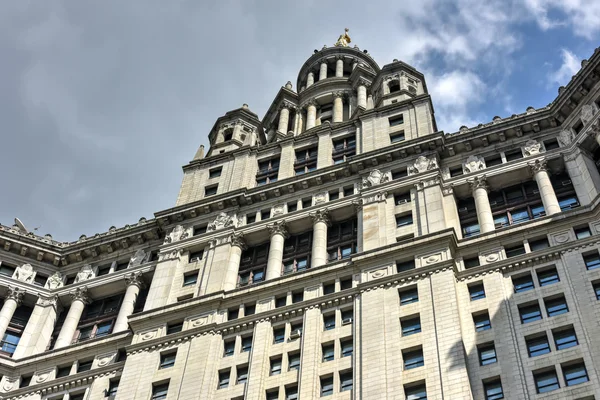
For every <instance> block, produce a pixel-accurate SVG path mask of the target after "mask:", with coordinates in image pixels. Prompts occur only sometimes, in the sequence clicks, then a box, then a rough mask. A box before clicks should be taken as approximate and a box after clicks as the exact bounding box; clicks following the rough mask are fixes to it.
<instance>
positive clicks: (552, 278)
mask: <svg viewBox="0 0 600 400" xmlns="http://www.w3.org/2000/svg"><path fill="white" fill-rule="evenodd" d="M536 273H537V276H538V283H539V284H540V286H548V285H551V284H553V283H558V282H560V278H559V277H558V271H557V270H556V268H555V267H552V268H547V269H544V270H541V271H540V270H537V271H536Z"/></svg>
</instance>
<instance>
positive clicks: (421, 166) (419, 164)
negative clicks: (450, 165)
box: [411, 156, 438, 174]
mask: <svg viewBox="0 0 600 400" xmlns="http://www.w3.org/2000/svg"><path fill="white" fill-rule="evenodd" d="M437 167H438V164H437V160H436V159H435V158H434V157H432V158H427V157H425V156H419V157H418V158H417V159H416V160H415V163H414V164H413V166H412V167H411V169H412V171H411V172H412V173H413V174H418V173H421V172H425V171H429V170H432V169H434V168H437Z"/></svg>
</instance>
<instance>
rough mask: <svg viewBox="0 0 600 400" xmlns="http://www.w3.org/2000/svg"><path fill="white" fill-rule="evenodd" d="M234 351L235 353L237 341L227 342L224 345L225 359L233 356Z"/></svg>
mask: <svg viewBox="0 0 600 400" xmlns="http://www.w3.org/2000/svg"><path fill="white" fill-rule="evenodd" d="M234 351H235V339H232V340H226V341H225V342H224V343H223V357H229V356H232V355H233V352H234Z"/></svg>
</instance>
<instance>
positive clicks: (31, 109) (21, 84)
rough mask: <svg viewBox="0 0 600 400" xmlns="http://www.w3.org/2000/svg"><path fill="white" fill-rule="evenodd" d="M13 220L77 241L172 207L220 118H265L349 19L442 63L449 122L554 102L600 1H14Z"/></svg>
mask: <svg viewBox="0 0 600 400" xmlns="http://www.w3.org/2000/svg"><path fill="white" fill-rule="evenodd" d="M0 5H1V7H2V13H0V57H1V58H2V60H3V62H2V63H1V64H0V120H1V121H2V130H3V132H2V139H3V141H2V146H1V147H0V157H2V160H3V165H4V171H3V172H4V184H3V193H2V196H1V197H0V198H1V199H2V200H0V222H1V223H3V224H5V225H10V224H12V221H13V219H14V217H19V218H21V219H22V220H23V222H24V223H25V224H26V225H27V226H28V227H29V228H30V229H32V228H36V227H39V230H38V233H40V234H45V233H51V234H52V235H53V236H54V238H55V239H57V240H61V241H62V240H64V241H68V240H75V239H77V238H78V237H79V235H80V234H86V235H87V236H90V235H93V234H94V233H96V232H103V231H106V230H108V228H109V227H110V226H111V225H115V226H123V225H125V224H127V223H133V222H136V221H137V220H138V219H139V218H140V217H142V216H145V217H147V218H149V217H152V215H153V213H154V212H156V211H159V210H163V209H166V208H169V207H172V206H173V205H174V203H175V199H176V197H177V192H178V190H179V185H180V183H181V177H182V172H181V166H182V165H184V164H186V163H187V162H188V161H189V160H190V159H191V158H192V157H193V155H194V153H195V151H196V149H197V147H198V146H199V145H200V144H206V142H207V140H206V138H207V134H208V132H209V130H210V128H211V127H212V125H213V123H214V121H215V119H216V118H218V117H219V116H221V115H223V114H224V113H225V112H226V111H228V110H231V109H234V108H237V107H240V106H241V105H242V103H248V104H249V105H250V108H251V109H252V110H253V111H255V112H256V113H257V114H258V115H259V116H260V117H262V116H263V115H264V113H265V111H266V110H267V108H268V107H269V105H270V103H271V101H272V99H273V97H274V96H275V94H276V93H277V91H278V90H279V88H280V87H281V86H282V85H284V84H285V82H286V81H288V80H290V81H292V82H294V83H295V81H296V75H297V72H298V70H299V69H300V67H301V65H302V64H303V63H304V61H305V60H306V59H307V58H308V57H310V55H311V54H312V52H313V49H315V48H321V47H322V46H323V45H324V44H327V45H332V44H333V43H334V42H335V40H336V39H337V37H338V35H339V34H341V33H342V32H343V29H344V27H348V28H350V34H351V36H352V40H353V44H356V45H358V46H359V47H360V48H361V49H368V50H369V52H370V54H371V55H372V56H373V58H374V59H375V60H376V61H377V62H378V63H379V64H380V65H383V64H386V63H389V62H391V61H392V60H393V59H394V58H397V59H400V60H403V61H405V62H407V63H409V64H412V65H413V66H415V67H416V68H418V69H419V70H421V71H422V72H423V73H424V74H425V75H426V80H427V83H428V87H429V89H430V92H431V95H432V97H433V102H434V107H435V111H436V118H437V122H438V127H439V129H442V130H444V131H446V132H454V131H456V130H457V129H458V128H459V127H460V126H461V125H467V126H472V125H476V124H478V123H485V122H488V121H490V120H491V119H492V118H493V117H494V116H495V115H499V116H502V117H504V116H508V115H511V114H513V113H521V112H524V111H525V109H526V108H527V106H534V107H536V108H537V107H542V106H545V105H547V104H548V103H549V102H551V101H552V100H553V99H554V98H555V97H556V94H557V90H558V86H560V85H565V84H567V83H568V81H569V79H570V77H571V76H572V75H573V74H574V73H575V72H576V71H577V70H578V69H579V68H580V63H581V60H582V59H583V58H588V57H590V56H591V54H592V53H593V51H594V48H595V47H597V46H600V41H599V40H598V37H599V35H598V34H599V32H600V0H585V1H584V0H486V1H484V2H482V1H481V0H457V1H446V0H420V1H419V2H390V1H378V0H373V1H370V2H368V3H367V2H364V1H360V2H359V1H353V0H345V1H343V2H333V1H328V2H324V1H317V0H306V1H302V2H291V1H281V0H277V1H276V0H262V1H259V0H220V1H219V2H214V3H208V2H199V1H189V0H172V1H169V2H164V1H162V0H129V1H127V2H123V1H118V0H105V1H103V2H101V3H99V2H96V1H92V0H79V1H77V2H73V1H67V0H63V1H54V2H41V3H40V2H38V1H34V0H21V1H17V2H15V1H12V0H0Z"/></svg>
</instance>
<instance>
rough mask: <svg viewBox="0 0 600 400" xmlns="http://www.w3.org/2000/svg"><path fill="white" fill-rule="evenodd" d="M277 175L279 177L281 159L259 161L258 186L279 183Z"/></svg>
mask: <svg viewBox="0 0 600 400" xmlns="http://www.w3.org/2000/svg"><path fill="white" fill-rule="evenodd" d="M277 175H279V158H272V159H268V160H259V161H258V172H257V173H256V184H257V186H261V185H266V184H267V183H273V182H277Z"/></svg>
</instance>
